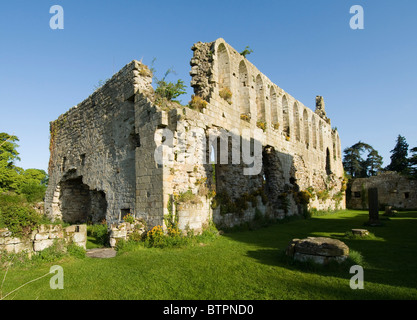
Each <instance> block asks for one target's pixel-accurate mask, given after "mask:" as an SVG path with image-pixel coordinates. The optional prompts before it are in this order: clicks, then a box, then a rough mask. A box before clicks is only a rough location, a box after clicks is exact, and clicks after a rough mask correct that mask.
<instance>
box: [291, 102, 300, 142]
mask: <svg viewBox="0 0 417 320" xmlns="http://www.w3.org/2000/svg"><path fill="white" fill-rule="evenodd" d="M293 122H294V132H295V140H297V141H300V138H301V134H300V114H299V111H298V103H297V102H294V104H293Z"/></svg>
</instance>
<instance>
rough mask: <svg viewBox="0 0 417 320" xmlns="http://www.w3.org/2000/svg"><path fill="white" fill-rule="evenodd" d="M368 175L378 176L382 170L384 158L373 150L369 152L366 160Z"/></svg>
mask: <svg viewBox="0 0 417 320" xmlns="http://www.w3.org/2000/svg"><path fill="white" fill-rule="evenodd" d="M365 163H366V167H367V171H368V175H369V176H376V174H377V173H378V171H381V170H382V164H383V158H382V156H380V155H379V153H378V151H376V150H375V149H372V150H371V152H369V154H368V157H367V158H366V160H365Z"/></svg>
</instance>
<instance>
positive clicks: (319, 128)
mask: <svg viewBox="0 0 417 320" xmlns="http://www.w3.org/2000/svg"><path fill="white" fill-rule="evenodd" d="M192 50H193V52H194V55H193V58H192V59H191V67H192V68H191V72H190V75H191V77H192V79H191V86H192V87H193V88H194V96H193V97H192V99H191V100H192V101H191V103H190V105H189V106H181V105H179V104H176V103H165V102H163V103H161V101H160V100H158V99H157V98H156V97H155V92H154V89H153V88H152V73H151V71H150V70H149V68H148V67H147V66H145V65H143V64H142V63H141V62H138V61H132V62H131V63H129V64H128V65H126V66H125V67H124V68H123V69H121V70H120V71H119V72H118V73H116V74H115V75H114V76H113V77H112V78H111V79H110V80H109V81H107V82H106V83H105V84H104V85H103V86H102V87H101V88H99V89H97V90H96V91H95V92H94V93H93V94H92V95H91V96H89V97H88V98H87V99H86V100H84V101H83V102H81V103H80V104H78V105H77V106H75V107H73V108H71V109H70V110H69V111H68V112H66V113H65V114H63V115H61V116H60V117H59V118H58V119H57V120H55V121H53V122H51V123H50V135H51V139H50V153H51V155H50V162H49V186H48V190H47V193H46V198H45V211H46V213H47V214H48V215H49V216H50V217H51V218H54V219H57V218H59V219H63V220H64V221H67V222H71V223H79V222H86V221H91V222H102V221H103V220H106V222H107V223H108V224H111V223H114V222H117V221H121V220H122V219H123V217H124V216H126V215H127V214H129V213H130V214H132V215H133V216H134V217H135V218H140V219H144V221H146V224H147V227H148V228H151V227H152V226H156V225H162V226H164V227H166V226H167V225H168V224H170V223H173V222H175V223H177V224H178V226H179V227H180V228H181V229H184V230H185V229H187V228H188V229H194V230H196V231H199V230H201V229H202V228H203V227H204V226H205V225H207V223H208V222H209V221H214V222H215V223H216V224H218V225H225V226H229V227H230V226H233V225H236V224H240V223H242V222H245V221H250V220H252V219H254V218H255V217H259V216H260V215H263V216H268V217H271V218H283V217H285V216H288V215H295V214H301V213H302V211H303V210H305V206H306V205H307V207H308V208H310V209H311V208H316V209H318V210H321V209H329V208H331V209H335V208H341V209H343V208H344V185H343V167H342V158H341V144H340V139H339V135H338V132H337V130H334V129H332V127H331V124H330V119H329V118H328V117H327V115H326V111H325V107H324V101H323V98H322V97H320V96H318V97H317V99H316V110H315V112H314V111H312V110H311V109H309V108H307V107H306V106H304V105H303V104H302V103H301V102H300V101H298V100H296V99H295V98H294V97H292V96H291V95H290V94H288V93H287V92H285V91H284V90H283V89H281V88H280V87H278V86H277V85H276V84H274V83H273V82H272V81H271V80H269V79H268V78H267V77H266V76H265V75H264V74H262V73H261V72H260V71H259V70H258V69H257V68H256V67H255V66H254V65H252V64H251V63H250V62H249V61H248V60H247V59H246V58H244V57H243V56H242V55H240V54H239V53H238V52H237V51H236V50H234V49H233V48H232V47H231V46H230V45H228V44H227V43H226V42H225V41H224V40H223V39H218V40H216V41H214V42H211V43H201V42H199V43H197V44H195V45H194V46H193V47H192ZM196 101H197V102H198V101H199V102H200V103H199V104H196V103H194V102H196ZM306 195H307V197H306ZM302 196H303V197H302ZM300 199H304V200H300ZM305 202H307V203H305Z"/></svg>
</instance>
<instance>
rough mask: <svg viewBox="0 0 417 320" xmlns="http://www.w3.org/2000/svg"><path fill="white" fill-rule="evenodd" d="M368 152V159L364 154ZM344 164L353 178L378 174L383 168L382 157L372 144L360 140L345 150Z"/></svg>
mask: <svg viewBox="0 0 417 320" xmlns="http://www.w3.org/2000/svg"><path fill="white" fill-rule="evenodd" d="M365 152H368V154H367V157H366V159H363V158H362V154H363V153H365ZM343 153H344V157H343V166H344V169H345V171H346V173H347V174H348V175H350V177H351V178H363V177H369V176H373V175H376V174H377V172H378V171H380V170H381V166H382V157H381V156H380V155H379V154H378V151H376V150H375V149H374V148H372V146H370V145H369V144H367V143H364V142H361V141H359V142H358V143H355V144H354V145H353V146H351V147H349V148H346V149H345V150H343Z"/></svg>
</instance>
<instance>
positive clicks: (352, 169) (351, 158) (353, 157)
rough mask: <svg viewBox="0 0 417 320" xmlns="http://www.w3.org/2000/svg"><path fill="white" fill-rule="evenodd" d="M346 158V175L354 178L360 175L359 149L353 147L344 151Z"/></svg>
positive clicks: (344, 159)
mask: <svg viewBox="0 0 417 320" xmlns="http://www.w3.org/2000/svg"><path fill="white" fill-rule="evenodd" d="M343 153H344V157H343V167H344V169H345V171H346V173H347V174H348V175H349V176H350V177H352V178H354V177H356V176H357V175H358V173H359V172H360V171H361V161H362V158H361V154H360V150H359V148H356V147H355V145H353V146H352V147H350V148H346V149H345V150H343Z"/></svg>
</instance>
